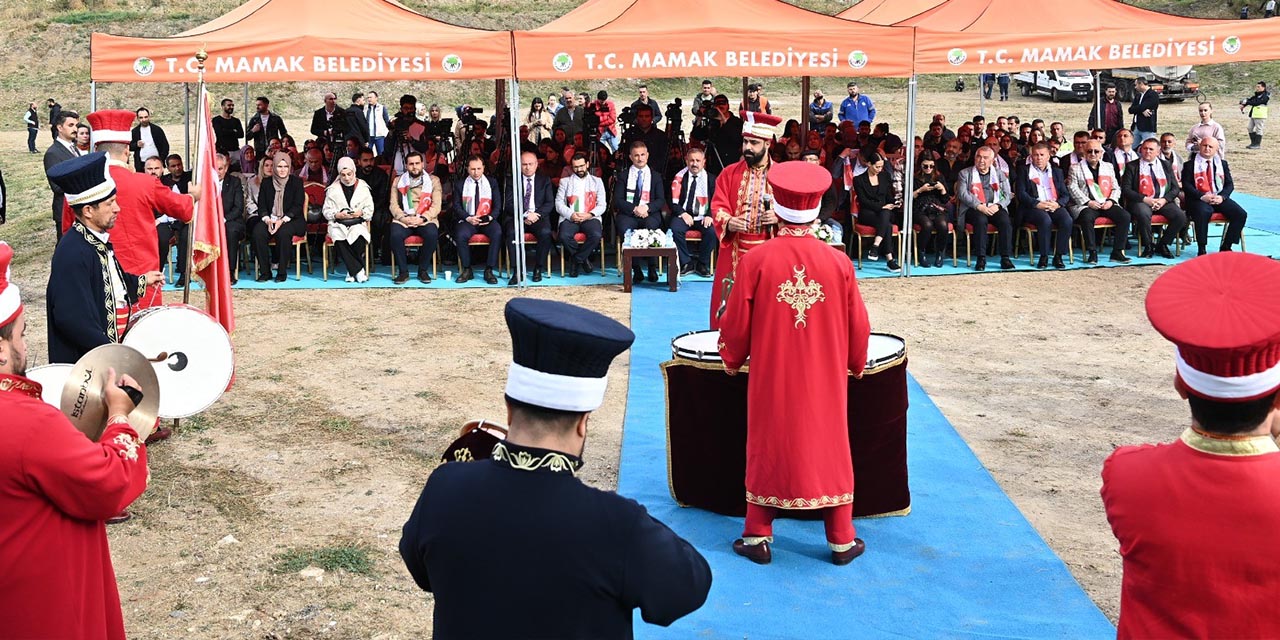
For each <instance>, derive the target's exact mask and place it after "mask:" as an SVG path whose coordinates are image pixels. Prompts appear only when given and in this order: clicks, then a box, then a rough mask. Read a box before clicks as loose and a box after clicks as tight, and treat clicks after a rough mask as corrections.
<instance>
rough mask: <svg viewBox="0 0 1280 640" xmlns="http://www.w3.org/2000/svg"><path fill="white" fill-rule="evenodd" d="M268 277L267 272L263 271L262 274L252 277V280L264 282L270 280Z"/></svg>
mask: <svg viewBox="0 0 1280 640" xmlns="http://www.w3.org/2000/svg"><path fill="white" fill-rule="evenodd" d="M270 279H271V276H269V275H267V274H265V273H264V274H261V275H259V276H258V277H256V278H254V279H253V281H254V282H266V281H268V280H270Z"/></svg>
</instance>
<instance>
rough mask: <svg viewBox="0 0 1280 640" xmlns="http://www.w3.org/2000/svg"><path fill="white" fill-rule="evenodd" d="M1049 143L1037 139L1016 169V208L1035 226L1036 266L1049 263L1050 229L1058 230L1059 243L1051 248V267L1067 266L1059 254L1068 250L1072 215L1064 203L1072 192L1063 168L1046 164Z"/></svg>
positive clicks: (1041, 267) (1069, 199)
mask: <svg viewBox="0 0 1280 640" xmlns="http://www.w3.org/2000/svg"><path fill="white" fill-rule="evenodd" d="M1051 155H1052V154H1051V153H1050V152H1049V145H1047V144H1045V143H1043V142H1039V143H1036V144H1035V146H1033V147H1031V164H1029V165H1027V167H1026V168H1024V169H1023V170H1022V171H1020V172H1018V178H1017V180H1016V181H1015V182H1016V183H1017V186H1016V187H1015V188H1016V189H1017V191H1018V207H1019V211H1021V213H1022V220H1023V223H1024V224H1029V225H1034V226H1035V228H1036V231H1037V234H1036V236H1037V237H1036V240H1037V241H1038V242H1037V244H1038V246H1039V251H1040V260H1039V262H1037V263H1036V268H1037V269H1043V268H1045V267H1047V266H1049V236H1050V230H1051V229H1056V230H1057V232H1058V242H1057V244H1056V245H1055V247H1054V251H1053V267H1054V268H1055V269H1066V268H1067V263H1065V262H1063V261H1062V256H1063V255H1065V254H1066V253H1067V246H1068V243H1069V242H1070V240H1071V214H1070V213H1068V212H1067V203H1069V202H1070V201H1071V194H1069V193H1068V192H1067V185H1066V183H1065V182H1064V181H1063V180H1062V170H1061V169H1059V168H1058V167H1055V166H1053V165H1051V164H1049V157H1050V156H1051Z"/></svg>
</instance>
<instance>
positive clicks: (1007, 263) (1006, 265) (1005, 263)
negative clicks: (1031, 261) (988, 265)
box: [1000, 257, 1013, 269]
mask: <svg viewBox="0 0 1280 640" xmlns="http://www.w3.org/2000/svg"><path fill="white" fill-rule="evenodd" d="M1000 268H1001V269H1012V268H1013V261H1012V260H1010V259H1009V258H1007V257H1001V258H1000Z"/></svg>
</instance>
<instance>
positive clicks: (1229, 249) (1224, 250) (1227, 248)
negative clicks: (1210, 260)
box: [1218, 244, 1232, 253]
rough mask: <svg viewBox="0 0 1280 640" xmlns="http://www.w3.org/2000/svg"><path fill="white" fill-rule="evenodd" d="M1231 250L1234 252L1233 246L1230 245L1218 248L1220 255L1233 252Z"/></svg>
mask: <svg viewBox="0 0 1280 640" xmlns="http://www.w3.org/2000/svg"><path fill="white" fill-rule="evenodd" d="M1231 250H1232V249H1231V245H1229V244H1224V245H1222V246H1220V247H1218V253H1223V252H1226V251H1231Z"/></svg>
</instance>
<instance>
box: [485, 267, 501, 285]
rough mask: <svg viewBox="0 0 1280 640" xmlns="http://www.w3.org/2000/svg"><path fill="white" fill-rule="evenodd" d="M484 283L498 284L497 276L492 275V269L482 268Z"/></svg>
mask: <svg viewBox="0 0 1280 640" xmlns="http://www.w3.org/2000/svg"><path fill="white" fill-rule="evenodd" d="M484 281H485V282H487V283H488V284H498V276H495V275H493V267H485V268H484Z"/></svg>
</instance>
